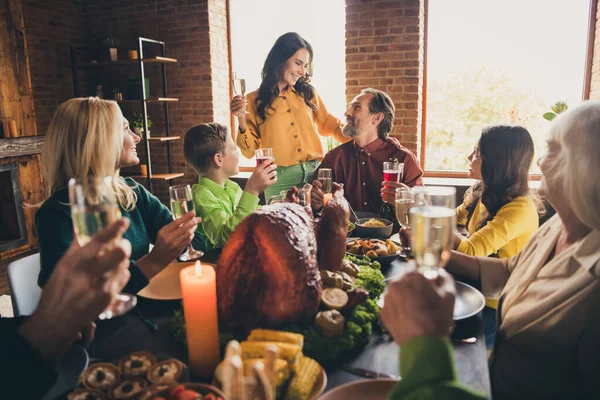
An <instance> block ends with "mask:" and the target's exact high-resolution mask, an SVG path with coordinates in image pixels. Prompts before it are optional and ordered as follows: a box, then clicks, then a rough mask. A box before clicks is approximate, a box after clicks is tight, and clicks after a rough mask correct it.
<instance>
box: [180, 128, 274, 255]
mask: <svg viewBox="0 0 600 400" xmlns="http://www.w3.org/2000/svg"><path fill="white" fill-rule="evenodd" d="M183 155H184V157H185V161H186V162H187V163H188V164H189V165H191V166H192V167H193V168H194V170H195V171H196V172H197V173H198V175H200V177H199V178H198V183H197V184H196V185H194V186H192V193H193V197H194V208H195V210H196V215H198V216H199V217H202V221H203V222H202V224H201V225H198V229H197V231H198V232H199V233H200V236H201V237H202V238H203V239H204V241H205V243H206V246H207V249H208V250H212V249H218V248H221V247H223V245H224V244H225V242H226V241H227V239H228V238H229V235H231V232H233V230H234V229H235V227H236V226H237V225H238V224H239V223H240V221H241V220H242V219H244V218H245V217H246V216H247V215H248V214H250V213H251V212H253V211H254V210H256V208H257V207H258V201H259V200H258V195H259V194H260V193H262V192H263V191H264V190H265V189H266V188H268V187H269V186H271V185H273V184H274V183H275V182H277V171H276V168H277V165H276V164H275V163H270V164H269V163H266V162H263V163H262V164H260V165H259V166H258V167H256V169H255V170H254V172H253V173H252V175H251V176H250V178H249V179H248V182H247V183H246V187H245V188H244V190H243V191H242V189H241V188H240V187H239V186H238V184H237V183H235V182H233V181H232V180H230V179H229V178H230V177H232V176H233V175H236V174H237V173H238V172H239V166H238V161H239V155H238V151H237V149H236V146H235V143H234V142H233V139H232V138H231V135H230V134H229V132H228V129H227V127H226V126H224V125H221V124H218V123H210V124H201V125H198V126H195V127H193V128H191V129H190V130H188V131H187V132H186V134H185V138H184V141H183Z"/></svg>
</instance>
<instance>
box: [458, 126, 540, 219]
mask: <svg viewBox="0 0 600 400" xmlns="http://www.w3.org/2000/svg"><path fill="white" fill-rule="evenodd" d="M533 153H534V147H533V140H532V139H531V135H530V134H529V131H527V129H525V128H523V127H521V126H514V125H492V126H488V127H486V128H484V129H483V131H482V132H481V138H480V139H479V154H480V157H481V178H482V179H481V181H479V182H477V183H476V184H474V185H473V186H471V187H470V188H469V189H468V190H467V192H466V193H465V200H466V203H467V205H466V210H467V226H468V225H469V222H470V220H471V217H472V216H473V212H474V210H475V207H476V206H477V202H478V201H479V200H481V202H482V203H483V205H484V206H485V208H486V209H487V215H486V218H483V219H482V220H481V221H480V222H479V225H478V226H477V230H479V229H481V228H483V227H484V226H485V225H486V224H487V223H488V222H489V221H491V220H492V219H493V218H494V216H495V215H496V213H497V212H498V211H499V210H500V209H501V208H502V207H503V206H504V205H506V204H508V203H510V202H511V201H512V200H513V199H515V198H516V197H519V196H527V195H531V196H533V195H532V194H531V193H530V191H529V182H528V181H529V169H530V168H531V162H532V161H533ZM534 201H535V202H536V203H538V201H537V200H536V199H534Z"/></svg>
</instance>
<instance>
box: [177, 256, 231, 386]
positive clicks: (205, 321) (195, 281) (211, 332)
mask: <svg viewBox="0 0 600 400" xmlns="http://www.w3.org/2000/svg"><path fill="white" fill-rule="evenodd" d="M180 281H181V295H182V297H183V315H184V317H185V330H186V335H187V342H188V354H189V363H190V367H191V369H192V372H193V374H194V375H196V376H199V377H211V376H212V375H213V373H214V370H215V368H216V366H217V364H218V363H219V361H220V359H221V354H220V351H219V326H218V322H217V285H216V274H215V270H214V269H213V268H212V267H210V266H204V265H200V261H196V265H194V266H190V267H187V268H184V269H182V270H181V274H180Z"/></svg>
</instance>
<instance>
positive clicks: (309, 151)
mask: <svg viewBox="0 0 600 400" xmlns="http://www.w3.org/2000/svg"><path fill="white" fill-rule="evenodd" d="M312 62H313V49H312V46H311V45H310V43H308V42H307V41H306V40H305V39H304V38H302V37H301V36H300V35H299V34H297V33H295V32H288V33H285V34H283V35H281V36H280V37H279V38H278V39H277V41H276V42H275V44H274V45H273V47H272V48H271V51H269V54H268V55H267V59H266V60H265V64H264V66H263V69H262V73H261V78H262V81H261V83H260V87H259V88H258V90H255V91H253V92H251V93H249V94H248V96H247V100H246V99H245V98H243V97H242V96H235V97H234V98H233V99H232V101H231V113H232V114H234V115H236V116H237V118H238V122H239V132H238V135H237V138H236V142H237V145H238V146H239V147H240V149H241V150H242V154H243V155H244V156H245V157H246V158H252V157H254V151H255V150H257V149H259V148H272V149H273V156H274V157H275V162H276V163H277V165H278V168H277V175H278V179H279V180H278V182H277V184H275V185H272V186H271V187H270V188H268V189H267V191H266V192H265V197H266V198H267V200H268V199H269V198H270V197H271V196H274V195H279V194H280V192H281V191H283V190H288V189H290V188H292V186H296V187H298V188H301V187H302V186H303V185H304V184H306V183H311V182H312V178H313V174H314V172H315V169H316V168H317V167H318V166H319V163H320V162H321V160H322V159H323V155H324V152H323V146H322V144H321V140H320V139H319V135H320V136H333V137H334V138H335V139H336V140H337V141H339V142H342V143H344V142H347V141H348V140H349V139H348V138H347V137H345V136H344V135H343V134H342V129H341V126H342V123H341V122H340V120H339V119H337V118H336V117H334V116H333V115H331V114H329V112H328V111H327V108H325V104H324V103H323V101H322V100H321V97H320V96H319V94H318V93H317V91H316V90H315V88H314V87H313V86H312V85H311V84H310V78H311V76H312V74H313V70H312ZM246 111H247V112H246Z"/></svg>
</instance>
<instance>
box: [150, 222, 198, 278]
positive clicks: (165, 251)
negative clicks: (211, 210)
mask: <svg viewBox="0 0 600 400" xmlns="http://www.w3.org/2000/svg"><path fill="white" fill-rule="evenodd" d="M201 221H202V218H199V217H196V212H195V211H190V212H188V213H185V214H183V215H182V216H181V217H179V218H177V219H176V220H174V221H173V222H171V223H169V224H167V225H165V226H163V227H162V228H161V229H160V230H159V231H158V234H157V235H156V243H155V244H154V248H153V249H152V251H151V252H150V254H149V255H150V256H151V257H152V259H153V261H155V263H156V264H157V265H161V266H162V267H163V268H164V267H166V266H167V265H169V263H171V262H172V261H173V260H175V259H176V258H177V256H179V255H180V254H181V253H182V252H183V251H184V250H185V249H186V247H187V246H189V245H190V243H192V240H193V239H194V232H195V231H196V228H197V227H198V224H199V223H200V222H201ZM161 269H162V268H161Z"/></svg>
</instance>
